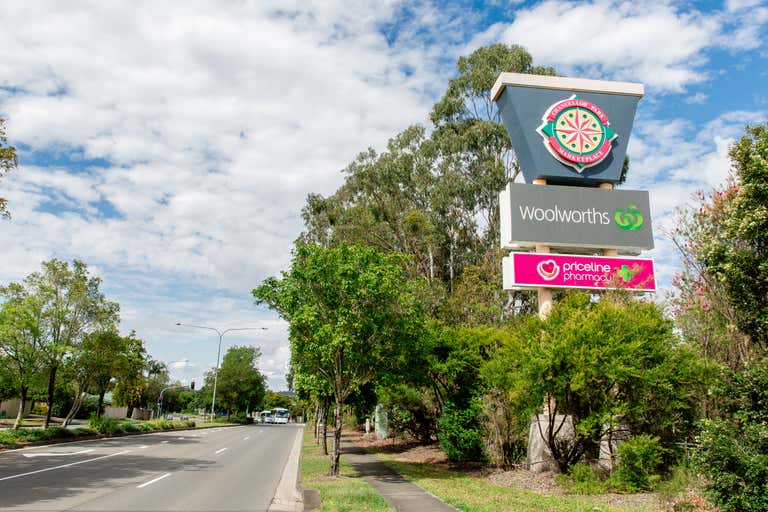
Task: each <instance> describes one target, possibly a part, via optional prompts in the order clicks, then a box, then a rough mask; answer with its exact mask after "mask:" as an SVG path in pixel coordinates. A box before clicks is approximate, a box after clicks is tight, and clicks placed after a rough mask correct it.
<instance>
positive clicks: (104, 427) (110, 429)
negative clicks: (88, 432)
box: [88, 413, 123, 434]
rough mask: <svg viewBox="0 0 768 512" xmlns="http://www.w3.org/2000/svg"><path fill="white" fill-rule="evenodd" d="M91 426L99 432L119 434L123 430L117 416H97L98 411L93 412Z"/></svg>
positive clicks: (89, 421)
mask: <svg viewBox="0 0 768 512" xmlns="http://www.w3.org/2000/svg"><path fill="white" fill-rule="evenodd" d="M88 424H89V425H90V427H91V428H92V429H93V430H95V431H96V432H98V433H99V434H117V433H118V432H122V431H123V430H122V428H121V426H120V423H118V421H117V420H116V419H115V418H109V417H107V416H102V417H100V418H99V417H97V416H96V413H93V414H91V419H90V420H88Z"/></svg>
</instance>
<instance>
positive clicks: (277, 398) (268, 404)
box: [264, 389, 291, 409]
mask: <svg viewBox="0 0 768 512" xmlns="http://www.w3.org/2000/svg"><path fill="white" fill-rule="evenodd" d="M275 407H282V408H284V409H289V408H290V407H291V397H289V396H285V395H281V394H280V393H276V392H274V391H272V390H271V389H268V390H267V391H266V393H265V395H264V408H265V409H274V408H275Z"/></svg>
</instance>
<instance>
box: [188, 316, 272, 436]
mask: <svg viewBox="0 0 768 512" xmlns="http://www.w3.org/2000/svg"><path fill="white" fill-rule="evenodd" d="M176 325H178V326H181V327H194V328H196V329H208V330H209V331H213V332H215V333H216V334H218V335H219V351H218V352H217V353H216V373H214V374H213V399H212V400H211V423H213V419H214V418H215V416H214V414H215V412H216V384H217V383H218V382H219V360H220V359H221V339H222V338H223V337H224V335H225V334H227V333H228V332H230V331H258V330H262V331H266V330H267V328H266V327H240V328H231V329H224V330H223V331H220V330H218V329H215V328H213V327H207V326H205V325H190V324H182V323H181V322H176Z"/></svg>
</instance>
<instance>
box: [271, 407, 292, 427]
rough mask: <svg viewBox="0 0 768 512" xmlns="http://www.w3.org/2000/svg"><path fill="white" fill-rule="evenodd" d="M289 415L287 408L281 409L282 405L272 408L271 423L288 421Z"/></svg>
mask: <svg viewBox="0 0 768 512" xmlns="http://www.w3.org/2000/svg"><path fill="white" fill-rule="evenodd" d="M290 417H291V415H290V414H289V413H288V409H283V408H282V407H275V408H274V409H272V423H288V419H289V418H290Z"/></svg>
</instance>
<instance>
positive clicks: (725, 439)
mask: <svg viewBox="0 0 768 512" xmlns="http://www.w3.org/2000/svg"><path fill="white" fill-rule="evenodd" d="M716 391H717V394H718V396H719V398H720V401H721V404H722V407H723V410H722V419H720V420H712V421H703V422H702V424H701V427H702V428H701V431H700V434H699V437H698V441H699V448H698V449H697V450H696V451H695V452H694V456H693V462H694V468H695V469H697V470H698V471H699V472H700V473H701V474H702V475H703V476H704V477H705V479H706V489H707V492H708V493H709V495H710V496H711V497H712V499H713V500H714V501H715V504H716V505H718V506H719V507H720V508H721V509H722V510H723V511H724V512H730V511H736V510H738V511H745V512H750V511H757V510H768V483H767V482H768V456H767V455H766V454H768V358H762V359H756V360H753V361H750V362H749V363H748V364H747V365H745V366H744V367H743V368H741V369H739V370H729V371H724V372H723V374H722V375H721V376H720V379H719V385H718V388H717V389H716Z"/></svg>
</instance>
